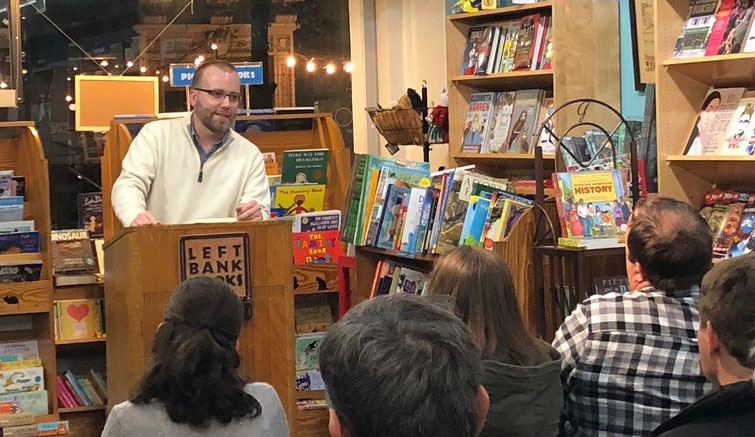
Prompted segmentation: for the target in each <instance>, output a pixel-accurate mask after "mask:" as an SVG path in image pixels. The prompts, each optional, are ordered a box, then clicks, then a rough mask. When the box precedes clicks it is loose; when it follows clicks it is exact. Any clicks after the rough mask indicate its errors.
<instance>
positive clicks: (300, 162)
mask: <svg viewBox="0 0 755 437" xmlns="http://www.w3.org/2000/svg"><path fill="white" fill-rule="evenodd" d="M329 157H330V150H328V149H304V150H286V151H284V152H283V160H282V161H283V162H282V166H281V167H282V168H281V181H282V183H284V184H297V185H300V184H325V183H326V182H327V180H328V177H327V176H328V158H329Z"/></svg>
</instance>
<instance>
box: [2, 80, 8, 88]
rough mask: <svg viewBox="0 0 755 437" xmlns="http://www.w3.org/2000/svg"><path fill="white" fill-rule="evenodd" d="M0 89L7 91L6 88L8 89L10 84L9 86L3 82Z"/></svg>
mask: <svg viewBox="0 0 755 437" xmlns="http://www.w3.org/2000/svg"><path fill="white" fill-rule="evenodd" d="M0 88H2V89H6V88H8V84H7V83H5V81H3V82H0Z"/></svg>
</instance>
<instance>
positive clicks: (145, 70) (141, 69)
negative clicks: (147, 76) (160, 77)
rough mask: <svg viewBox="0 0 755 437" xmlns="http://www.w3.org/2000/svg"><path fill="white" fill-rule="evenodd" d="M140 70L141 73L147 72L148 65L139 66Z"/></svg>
mask: <svg viewBox="0 0 755 437" xmlns="http://www.w3.org/2000/svg"><path fill="white" fill-rule="evenodd" d="M139 72H140V73H146V72H147V67H139Z"/></svg>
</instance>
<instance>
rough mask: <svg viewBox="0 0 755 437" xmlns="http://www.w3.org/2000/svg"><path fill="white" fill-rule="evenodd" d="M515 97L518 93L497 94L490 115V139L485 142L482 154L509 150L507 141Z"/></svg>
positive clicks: (505, 92)
mask: <svg viewBox="0 0 755 437" xmlns="http://www.w3.org/2000/svg"><path fill="white" fill-rule="evenodd" d="M515 96H516V93H514V92H511V91H508V92H507V91H504V92H500V93H497V94H496V96H495V103H494V104H493V112H492V113H491V115H490V127H489V129H488V138H487V141H485V144H484V148H483V150H482V153H506V151H507V150H508V149H507V147H508V143H507V140H508V137H509V128H510V127H511V114H512V113H513V111H514V98H515Z"/></svg>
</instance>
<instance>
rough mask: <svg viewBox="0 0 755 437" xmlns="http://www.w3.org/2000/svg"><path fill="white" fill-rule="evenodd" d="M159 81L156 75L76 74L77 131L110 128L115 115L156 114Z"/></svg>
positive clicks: (157, 109)
mask: <svg viewBox="0 0 755 437" xmlns="http://www.w3.org/2000/svg"><path fill="white" fill-rule="evenodd" d="M157 80H158V79H157V77H154V76H153V77H141V76H76V82H75V84H76V100H75V101H74V103H75V105H76V130H77V131H107V130H109V129H110V120H112V119H113V116H115V115H132V114H133V115H136V114H139V115H142V116H154V115H156V114H157V113H158V112H159V97H158V89H159V88H158V87H159V84H158V81H157Z"/></svg>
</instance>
